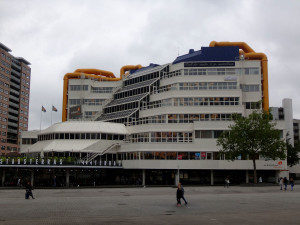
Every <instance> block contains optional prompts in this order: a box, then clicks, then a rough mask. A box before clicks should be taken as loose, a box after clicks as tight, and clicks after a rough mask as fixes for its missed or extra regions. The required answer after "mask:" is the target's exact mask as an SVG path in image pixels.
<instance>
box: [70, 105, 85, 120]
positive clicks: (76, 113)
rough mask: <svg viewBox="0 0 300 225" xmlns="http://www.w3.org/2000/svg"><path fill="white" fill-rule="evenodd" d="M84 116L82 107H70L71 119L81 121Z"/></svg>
mask: <svg viewBox="0 0 300 225" xmlns="http://www.w3.org/2000/svg"><path fill="white" fill-rule="evenodd" d="M81 116H82V112H81V105H78V106H73V107H70V110H69V119H79V118H81Z"/></svg>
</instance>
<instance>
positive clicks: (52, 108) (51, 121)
mask: <svg viewBox="0 0 300 225" xmlns="http://www.w3.org/2000/svg"><path fill="white" fill-rule="evenodd" d="M52 111H53V105H52V106H51V125H52Z"/></svg>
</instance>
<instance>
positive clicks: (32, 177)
mask: <svg viewBox="0 0 300 225" xmlns="http://www.w3.org/2000/svg"><path fill="white" fill-rule="evenodd" d="M30 180H31V185H32V186H33V185H34V169H32V170H31V179H30Z"/></svg>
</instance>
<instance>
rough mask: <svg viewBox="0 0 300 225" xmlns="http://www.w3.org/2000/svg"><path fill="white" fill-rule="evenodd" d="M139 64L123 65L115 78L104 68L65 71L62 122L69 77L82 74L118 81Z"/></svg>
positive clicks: (65, 113)
mask: <svg viewBox="0 0 300 225" xmlns="http://www.w3.org/2000/svg"><path fill="white" fill-rule="evenodd" d="M140 68H142V66H141V65H136V66H134V65H127V66H123V67H122V68H121V70H120V77H119V78H116V77H115V75H114V74H113V73H112V72H110V71H106V70H98V69H77V70H75V71H74V73H67V74H65V76H64V87H63V105H62V122H65V121H66V120H67V113H68V110H67V103H68V87H69V79H80V78H81V77H82V76H84V78H93V79H97V80H99V81H102V80H105V81H119V80H122V78H123V75H124V74H125V72H126V71H128V70H134V69H140Z"/></svg>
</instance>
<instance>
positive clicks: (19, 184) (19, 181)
mask: <svg viewBox="0 0 300 225" xmlns="http://www.w3.org/2000/svg"><path fill="white" fill-rule="evenodd" d="M17 186H18V187H21V178H20V177H19V178H18V183H17Z"/></svg>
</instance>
